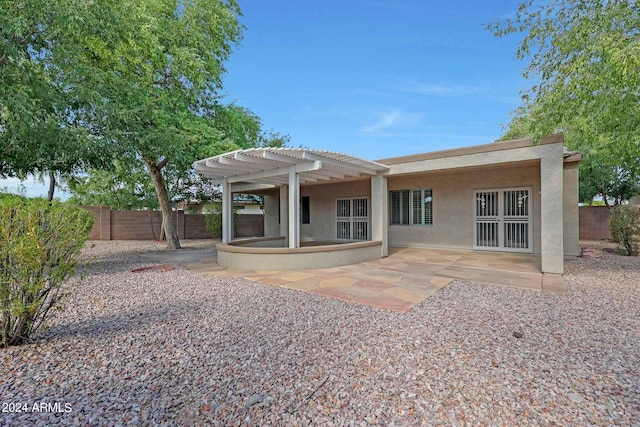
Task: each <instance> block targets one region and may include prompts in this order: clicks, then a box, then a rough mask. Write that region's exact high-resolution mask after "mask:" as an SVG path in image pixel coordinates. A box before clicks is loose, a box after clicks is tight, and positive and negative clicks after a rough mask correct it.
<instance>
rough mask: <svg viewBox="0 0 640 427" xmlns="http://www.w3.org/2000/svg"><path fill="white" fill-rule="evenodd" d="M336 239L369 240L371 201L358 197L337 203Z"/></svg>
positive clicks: (340, 200) (339, 200)
mask: <svg viewBox="0 0 640 427" xmlns="http://www.w3.org/2000/svg"><path fill="white" fill-rule="evenodd" d="M336 238H338V239H349V240H368V239H369V199H367V198H364V197H358V198H353V199H338V200H337V201H336Z"/></svg>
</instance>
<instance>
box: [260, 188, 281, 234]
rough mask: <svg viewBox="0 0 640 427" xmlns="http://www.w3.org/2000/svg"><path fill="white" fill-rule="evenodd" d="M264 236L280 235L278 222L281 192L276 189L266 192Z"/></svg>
mask: <svg viewBox="0 0 640 427" xmlns="http://www.w3.org/2000/svg"><path fill="white" fill-rule="evenodd" d="M263 195H264V237H275V236H280V224H279V223H278V209H279V204H278V198H279V197H280V192H279V191H278V190H274V191H271V192H268V193H266V192H265V193H264V194H263Z"/></svg>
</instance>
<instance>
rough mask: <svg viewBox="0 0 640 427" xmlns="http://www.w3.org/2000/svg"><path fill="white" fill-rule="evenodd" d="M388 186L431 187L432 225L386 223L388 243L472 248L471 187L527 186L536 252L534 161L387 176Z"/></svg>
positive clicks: (536, 166)
mask: <svg viewBox="0 0 640 427" xmlns="http://www.w3.org/2000/svg"><path fill="white" fill-rule="evenodd" d="M387 179H388V189H389V191H392V190H407V189H422V188H431V189H432V190H433V225H425V226H407V225H390V226H389V245H391V246H425V247H440V248H455V249H473V221H474V218H473V214H474V212H473V208H474V203H473V200H474V199H473V192H474V190H483V189H492V188H509V187H531V188H532V195H533V201H532V203H533V205H532V208H533V251H534V253H540V166H539V163H537V162H528V163H521V164H515V165H514V164H511V165H509V166H500V167H491V168H489V167H485V168H469V169H458V170H453V171H447V172H431V173H424V174H414V175H406V176H389V177H388V178H387Z"/></svg>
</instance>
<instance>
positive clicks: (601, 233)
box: [579, 206, 611, 240]
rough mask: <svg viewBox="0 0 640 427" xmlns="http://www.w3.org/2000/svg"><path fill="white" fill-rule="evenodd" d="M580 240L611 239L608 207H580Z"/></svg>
mask: <svg viewBox="0 0 640 427" xmlns="http://www.w3.org/2000/svg"><path fill="white" fill-rule="evenodd" d="M579 221H580V240H603V239H611V232H610V231H609V208H607V207H606V206H580V218H579Z"/></svg>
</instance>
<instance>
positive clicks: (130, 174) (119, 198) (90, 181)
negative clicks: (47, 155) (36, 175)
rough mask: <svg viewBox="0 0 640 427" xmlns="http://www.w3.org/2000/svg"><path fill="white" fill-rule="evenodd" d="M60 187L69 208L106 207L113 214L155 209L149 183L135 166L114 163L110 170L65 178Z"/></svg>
mask: <svg viewBox="0 0 640 427" xmlns="http://www.w3.org/2000/svg"><path fill="white" fill-rule="evenodd" d="M64 183H65V185H66V189H67V190H68V192H69V193H71V195H72V196H71V197H70V198H69V200H68V202H69V203H72V204H76V205H84V206H100V205H107V206H109V207H110V208H111V209H114V210H129V209H142V208H147V209H155V208H157V207H158V198H157V197H156V193H155V190H154V188H153V183H152V182H151V179H150V178H149V174H148V173H147V171H146V170H145V169H144V166H143V165H142V164H140V163H139V162H121V161H118V160H116V161H115V162H114V167H113V168H112V169H111V170H101V169H89V171H88V173H87V174H84V175H80V176H67V177H65V178H64Z"/></svg>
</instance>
